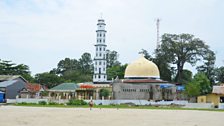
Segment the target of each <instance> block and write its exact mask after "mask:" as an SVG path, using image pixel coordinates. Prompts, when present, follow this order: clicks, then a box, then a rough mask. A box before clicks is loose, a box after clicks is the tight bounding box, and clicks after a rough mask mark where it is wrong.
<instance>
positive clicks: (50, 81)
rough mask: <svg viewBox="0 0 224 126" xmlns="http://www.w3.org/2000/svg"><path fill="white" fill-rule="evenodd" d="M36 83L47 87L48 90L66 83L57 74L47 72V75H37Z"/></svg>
mask: <svg viewBox="0 0 224 126" xmlns="http://www.w3.org/2000/svg"><path fill="white" fill-rule="evenodd" d="M35 82H36V83H40V84H43V85H45V86H47V87H48V88H52V87H54V86H57V85H58V84H60V83H62V82H64V80H63V79H62V78H61V77H59V76H57V75H55V74H51V73H49V72H45V73H40V74H36V75H35Z"/></svg>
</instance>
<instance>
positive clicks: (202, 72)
mask: <svg viewBox="0 0 224 126" xmlns="http://www.w3.org/2000/svg"><path fill="white" fill-rule="evenodd" d="M106 53H107V54H106V60H107V75H108V79H109V80H111V79H113V78H116V77H119V78H121V79H122V78H124V71H125V68H126V66H127V64H121V63H120V62H119V61H118V58H119V54H118V52H116V51H110V50H107V51H106ZM140 53H142V54H144V56H145V58H147V59H149V60H151V61H153V62H154V63H155V64H156V65H157V66H158V68H159V70H160V76H161V79H163V80H166V81H170V82H173V83H181V84H184V85H186V90H187V91H186V93H187V94H188V95H189V96H192V94H194V96H196V95H201V94H205V93H209V92H211V87H212V86H213V85H215V84H217V83H224V66H222V67H218V68H217V67H215V61H216V57H215V53H214V52H213V51H212V50H211V49H210V48H209V46H208V45H206V44H205V42H204V41H202V40H201V39H199V38H196V37H194V36H193V35H190V34H179V35H176V34H164V35H163V36H162V39H161V45H160V46H159V48H157V49H155V51H154V52H152V53H149V52H148V51H147V50H145V49H142V50H141V51H140ZM186 63H188V64H191V65H192V66H195V68H196V69H197V74H196V75H195V76H194V77H193V74H192V72H191V71H190V70H187V69H184V66H185V64H186ZM197 63H200V64H202V65H198V66H197ZM0 74H1V75H22V76H23V77H24V78H25V79H27V80H28V81H30V82H35V83H41V84H44V85H46V86H47V87H49V88H51V87H54V86H56V85H58V84H60V83H63V82H76V83H78V82H91V81H92V76H93V58H92V57H91V54H90V53H88V52H85V53H83V54H82V55H81V57H80V58H79V59H75V58H73V59H72V58H65V59H62V60H60V61H59V62H58V64H57V67H56V68H53V69H52V70H50V71H48V72H44V73H38V74H36V75H35V76H34V77H32V76H31V73H30V70H29V67H28V66H27V65H24V64H18V65H17V64H15V63H12V62H11V61H5V60H0ZM202 80H203V83H204V85H203V84H202V83H201V81H202ZM207 83H208V84H207ZM196 85H197V86H196ZM195 88H196V89H195ZM192 92H193V93H192Z"/></svg>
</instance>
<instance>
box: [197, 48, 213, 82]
mask: <svg viewBox="0 0 224 126" xmlns="http://www.w3.org/2000/svg"><path fill="white" fill-rule="evenodd" d="M215 60H216V57H215V53H214V52H213V51H211V50H208V51H207V53H206V55H205V56H204V64H203V65H201V66H198V67H197V70H198V72H203V73H205V75H206V76H207V78H208V79H209V80H210V82H211V85H213V84H215Z"/></svg>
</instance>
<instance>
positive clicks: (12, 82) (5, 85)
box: [0, 80, 18, 88]
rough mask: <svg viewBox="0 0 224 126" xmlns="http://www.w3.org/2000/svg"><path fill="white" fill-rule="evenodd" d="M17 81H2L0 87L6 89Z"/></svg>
mask: <svg viewBox="0 0 224 126" xmlns="http://www.w3.org/2000/svg"><path fill="white" fill-rule="evenodd" d="M17 81H18V80H9V81H3V82H0V87H3V88H5V87H8V86H10V85H12V84H14V83H15V82H17Z"/></svg>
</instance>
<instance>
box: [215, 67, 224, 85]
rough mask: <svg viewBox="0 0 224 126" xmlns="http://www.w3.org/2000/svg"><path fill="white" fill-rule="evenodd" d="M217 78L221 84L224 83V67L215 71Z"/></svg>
mask: <svg viewBox="0 0 224 126" xmlns="http://www.w3.org/2000/svg"><path fill="white" fill-rule="evenodd" d="M215 71H216V72H215V76H216V80H217V81H218V82H219V83H224V67H223V66H222V67H219V68H216V70H215Z"/></svg>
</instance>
